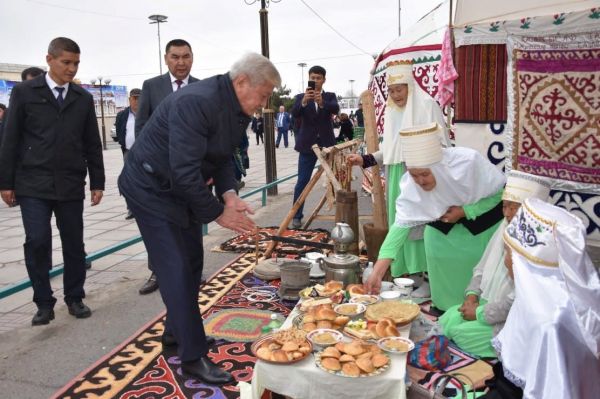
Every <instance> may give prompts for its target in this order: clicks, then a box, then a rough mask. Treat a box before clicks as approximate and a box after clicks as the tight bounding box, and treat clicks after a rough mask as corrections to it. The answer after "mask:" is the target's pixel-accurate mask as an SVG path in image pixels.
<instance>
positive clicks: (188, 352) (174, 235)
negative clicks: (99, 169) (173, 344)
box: [128, 201, 208, 362]
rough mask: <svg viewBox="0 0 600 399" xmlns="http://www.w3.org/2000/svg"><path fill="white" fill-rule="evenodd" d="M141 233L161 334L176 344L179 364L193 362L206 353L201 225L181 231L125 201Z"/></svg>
mask: <svg viewBox="0 0 600 399" xmlns="http://www.w3.org/2000/svg"><path fill="white" fill-rule="evenodd" d="M128 205H129V209H130V210H131V212H133V215H134V216H135V221H136V223H137V225H138V227H139V229H140V233H141V234H142V239H143V240H144V244H145V246H146V251H148V259H149V261H150V262H152V268H153V271H154V273H156V276H157V277H158V281H160V284H159V290H160V295H161V296H162V299H163V302H164V304H165V306H166V308H167V320H166V323H165V331H167V332H170V333H172V334H173V335H174V336H175V339H176V340H177V343H178V354H179V357H180V359H181V360H182V361H184V362H185V361H194V360H197V359H199V358H200V357H202V356H205V355H206V354H207V352H208V346H207V345H206V334H205V332H204V325H203V324H202V317H201V314H200V308H199V307H198V293H199V289H200V281H201V279H202V267H203V265H204V259H203V258H204V249H203V247H202V226H201V225H200V224H197V223H192V224H191V225H190V226H189V227H188V228H183V227H181V226H178V225H176V224H174V223H171V222H169V221H167V220H164V219H161V218H159V217H157V216H155V215H153V214H151V213H149V212H148V211H146V210H145V209H143V208H142V207H139V206H136V204H134V203H132V202H131V201H128Z"/></svg>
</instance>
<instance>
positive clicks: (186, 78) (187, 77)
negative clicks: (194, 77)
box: [169, 72, 190, 91]
mask: <svg viewBox="0 0 600 399" xmlns="http://www.w3.org/2000/svg"><path fill="white" fill-rule="evenodd" d="M169 76H170V77H171V87H172V88H173V91H177V83H175V81H176V80H177V78H176V77H175V76H173V74H172V73H171V72H169ZM181 81H182V82H183V83H182V84H181V87H185V86H187V85H188V83H189V81H190V75H188V76H186V77H185V79H181Z"/></svg>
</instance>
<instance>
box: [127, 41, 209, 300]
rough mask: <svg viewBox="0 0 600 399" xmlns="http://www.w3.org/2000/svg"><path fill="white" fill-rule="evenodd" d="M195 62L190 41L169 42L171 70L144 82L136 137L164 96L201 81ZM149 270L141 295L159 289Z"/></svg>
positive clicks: (166, 50)
mask: <svg viewBox="0 0 600 399" xmlns="http://www.w3.org/2000/svg"><path fill="white" fill-rule="evenodd" d="M193 63H194V54H193V53H192V46H190V44H189V43H188V42H186V41H185V40H183V39H174V40H171V41H170V42H169V43H167V46H166V48H165V64H167V67H168V68H169V71H168V72H167V73H165V74H164V75H159V76H156V77H154V78H152V79H148V80H146V81H144V84H143V86H142V95H141V97H140V102H139V107H138V112H137V114H136V115H135V137H136V138H137V137H138V135H139V134H140V133H141V131H142V128H143V127H144V125H145V124H146V122H148V119H149V118H150V115H152V113H153V112H154V110H155V109H156V108H157V107H158V105H159V104H160V103H161V102H162V100H164V99H165V97H167V96H168V95H169V94H171V93H173V92H175V91H177V90H179V89H181V88H183V87H185V86H187V85H188V84H190V83H193V82H196V81H198V79H196V78H195V77H193V76H192V75H190V71H191V70H192V64H193ZM148 269H150V272H151V273H150V277H149V278H148V280H147V281H146V282H145V283H144V285H142V287H141V288H140V290H139V292H140V294H142V295H145V294H150V293H151V292H154V291H156V290H157V289H158V279H157V278H156V274H155V273H154V271H153V269H152V264H151V263H150V262H148Z"/></svg>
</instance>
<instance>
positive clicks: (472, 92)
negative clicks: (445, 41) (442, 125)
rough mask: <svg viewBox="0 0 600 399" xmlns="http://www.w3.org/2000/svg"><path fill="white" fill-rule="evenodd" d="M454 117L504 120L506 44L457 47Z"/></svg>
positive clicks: (473, 119)
mask: <svg viewBox="0 0 600 399" xmlns="http://www.w3.org/2000/svg"><path fill="white" fill-rule="evenodd" d="M454 59H455V61H456V71H457V72H458V79H456V89H455V108H454V113H455V114H454V120H455V121H456V122H493V123H502V122H505V121H506V109H507V108H506V64H507V60H508V57H507V55H506V45H505V44H478V45H473V46H462V47H458V48H456V55H455V58H454Z"/></svg>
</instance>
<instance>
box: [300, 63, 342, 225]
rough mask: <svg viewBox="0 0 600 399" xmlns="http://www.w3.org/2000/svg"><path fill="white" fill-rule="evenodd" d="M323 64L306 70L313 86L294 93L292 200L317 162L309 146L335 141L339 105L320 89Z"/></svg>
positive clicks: (323, 70) (323, 81)
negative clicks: (295, 125) (295, 161)
mask: <svg viewBox="0 0 600 399" xmlns="http://www.w3.org/2000/svg"><path fill="white" fill-rule="evenodd" d="M325 75H326V71H325V68H323V67H321V66H318V65H315V66H313V67H311V68H310V69H309V70H308V80H309V81H313V82H314V89H313V88H312V87H311V86H309V87H308V88H307V89H306V91H305V92H304V93H301V94H298V95H296V99H295V102H294V106H293V107H292V115H293V116H294V119H296V118H297V119H298V120H299V121H300V129H299V130H298V133H297V134H296V135H295V137H296V145H295V146H294V149H295V150H296V151H298V153H299V154H298V180H297V182H296V187H294V203H295V202H296V200H297V199H298V197H300V194H302V191H303V190H304V187H306V185H307V184H308V182H309V180H310V177H311V176H312V172H313V169H314V167H315V164H316V163H317V156H316V155H315V153H314V152H313V150H312V146H313V145H314V144H318V145H319V147H331V146H332V145H334V144H335V134H334V133H333V115H337V113H338V112H339V111H340V106H339V105H338V102H337V96H336V95H335V93H327V92H324V91H323V84H324V83H325ZM303 210H304V204H303V205H302V206H300V208H298V211H297V212H296V214H295V215H294V219H293V220H292V227H293V228H295V229H298V228H300V227H301V226H302V217H303V214H302V212H303Z"/></svg>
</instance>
